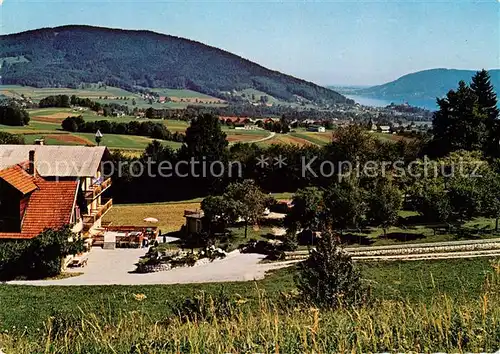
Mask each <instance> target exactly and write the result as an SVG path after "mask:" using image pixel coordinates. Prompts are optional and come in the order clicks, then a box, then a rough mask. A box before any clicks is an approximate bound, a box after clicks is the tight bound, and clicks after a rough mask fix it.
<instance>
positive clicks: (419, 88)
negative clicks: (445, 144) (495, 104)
mask: <svg viewBox="0 0 500 354" xmlns="http://www.w3.org/2000/svg"><path fill="white" fill-rule="evenodd" d="M475 73H476V71H474V70H455V69H430V70H424V71H418V72H416V73H412V74H408V75H404V76H402V77H400V78H399V79H397V80H395V81H391V82H388V83H386V84H383V85H378V86H373V87H368V88H362V89H356V90H348V91H346V90H342V91H341V92H343V93H350V94H355V95H361V96H371V97H378V98H385V99H399V100H405V99H406V100H411V99H435V98H436V97H442V96H444V95H446V93H447V92H448V91H449V90H451V89H455V88H456V87H457V86H458V82H459V81H460V80H464V81H465V82H470V81H471V78H472V76H473V75H474V74H475ZM489 73H490V76H491V81H492V84H493V86H494V87H495V89H496V91H497V92H500V70H499V69H495V70H490V71H489Z"/></svg>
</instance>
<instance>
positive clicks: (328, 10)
mask: <svg viewBox="0 0 500 354" xmlns="http://www.w3.org/2000/svg"><path fill="white" fill-rule="evenodd" d="M0 2H1V0H0ZM499 11H500V2H499V1H498V0H489V1H474V2H472V1H459V0H449V1H441V2H437V1H434V0H427V1H412V2H409V1H387V0H386V1H368V0H365V1H343V2H340V1H286V0H285V1H279V2H277V1H249V0H246V1H237V0H232V1H230V0H219V1H190V0H177V1H166V0H163V1H162V0H156V1H149V0H141V1H117V0H101V1H88V0H87V1H86V0H79V1H73V0H64V1H54V0H39V1H33V0H3V3H2V4H1V6H0V21H1V26H0V32H1V33H2V34H7V33H15V32H20V31H24V30H28V29H35V28H39V27H53V26H59V25H66V24H88V25H98V26H108V27H117V28H130V29H150V30H153V31H157V32H161V33H166V34H172V35H176V36H181V37H186V38H190V39H194V40H198V41H200V42H203V43H206V44H209V45H213V46H216V47H219V48H222V49H225V50H228V51H230V52H232V53H235V54H238V55H241V56H243V57H245V58H248V59H250V60H252V61H255V62H257V63H259V64H261V65H264V66H266V67H269V68H271V69H275V70H279V71H282V72H285V73H287V74H291V75H294V76H297V77H301V78H304V79H307V80H311V81H314V82H316V83H319V84H323V85H327V84H352V85H363V84H366V85H371V84H379V83H383V82H386V81H390V80H393V79H396V78H398V77H399V76H401V75H404V74H406V73H409V72H414V71H418V70H423V69H429V68H436V67H447V68H458V69H479V68H483V67H484V68H498V67H500V62H499V60H500V59H499V58H500V28H499V27H500V17H499V16H500V12H499Z"/></svg>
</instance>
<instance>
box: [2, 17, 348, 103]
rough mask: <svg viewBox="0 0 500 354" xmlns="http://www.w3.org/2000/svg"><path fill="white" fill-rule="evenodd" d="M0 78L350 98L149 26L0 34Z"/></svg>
mask: <svg viewBox="0 0 500 354" xmlns="http://www.w3.org/2000/svg"><path fill="white" fill-rule="evenodd" d="M0 64H2V68H1V69H0V75H1V76H2V83H3V84H21V85H29V86H35V87H53V86H64V87H76V86H77V85H78V84H80V83H82V82H88V83H96V82H104V83H106V84H107V85H110V86H117V87H121V88H124V89H128V90H131V89H132V90H133V89H134V88H137V87H148V88H156V87H168V88H186V89H191V90H195V91H198V92H202V93H206V94H210V95H214V96H218V97H220V96H221V93H222V92H225V91H231V90H243V89H246V88H254V89H257V90H259V91H263V92H265V93H267V94H269V95H271V96H273V97H276V98H280V99H283V100H287V101H294V100H296V98H297V96H300V97H303V98H305V99H307V100H310V101H314V102H317V103H345V102H350V100H348V99H346V98H345V97H344V96H343V95H341V94H339V93H337V92H335V91H332V90H329V89H327V88H324V87H321V86H318V85H315V84H313V83H311V82H307V81H304V80H301V79H297V78H294V77H292V76H289V75H285V74H282V73H280V72H277V71H273V70H269V69H266V68H264V67H263V66H260V65H258V64H255V63H253V62H251V61H249V60H246V59H244V58H241V57H239V56H236V55H234V54H231V53H229V52H227V51H224V50H221V49H218V48H214V47H210V46H207V45H204V44H202V43H199V42H195V41H191V40H188V39H184V38H179V37H174V36H169V35H164V34H159V33H155V32H151V31H136V30H120V29H110V28H101V27H91V26H76V25H74V26H63V27H56V28H43V29H38V30H32V31H27V32H22V33H17V34H10V35H3V36H0Z"/></svg>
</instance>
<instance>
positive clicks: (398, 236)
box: [382, 232, 425, 242]
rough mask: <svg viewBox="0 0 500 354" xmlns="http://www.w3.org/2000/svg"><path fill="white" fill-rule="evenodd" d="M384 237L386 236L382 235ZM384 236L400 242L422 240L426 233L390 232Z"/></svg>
mask: <svg viewBox="0 0 500 354" xmlns="http://www.w3.org/2000/svg"><path fill="white" fill-rule="evenodd" d="M382 237H384V236H383V235H382ZM384 238H386V239H388V240H394V241H398V242H407V241H415V240H421V239H423V238H425V235H424V234H414V233H408V232H389V233H388V234H387V235H385V237H384Z"/></svg>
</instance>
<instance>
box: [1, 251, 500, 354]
mask: <svg viewBox="0 0 500 354" xmlns="http://www.w3.org/2000/svg"><path fill="white" fill-rule="evenodd" d="M496 262H497V263H495V264H492V263H490V260H488V259H472V260H447V261H429V262H406V263H401V262H397V263H396V262H395V263H366V264H362V265H360V266H361V270H362V276H363V279H364V281H365V282H366V283H367V284H370V286H371V289H372V290H371V294H372V298H373V299H374V301H375V302H373V303H369V304H367V305H365V306H363V307H359V308H355V309H353V308H341V309H339V310H335V311H331V310H326V311H325V310H316V309H313V308H304V307H296V303H294V302H293V301H292V302H291V300H290V299H291V298H290V297H289V295H287V296H284V295H281V293H282V292H284V293H287V294H292V293H293V289H294V284H293V275H294V272H293V268H291V269H284V270H280V271H278V272H276V273H274V274H273V275H271V276H269V277H268V278H266V279H265V280H262V281H258V282H247V283H227V284H197V285H194V284H193V285H169V286H100V287H47V288H45V287H28V286H9V285H3V286H0V299H1V301H2V306H1V307H0V332H1V333H3V334H1V335H0V347H3V348H4V350H7V353H29V352H48V353H77V352H78V353H80V352H85V353H170V352H193V353H227V352H266V353H267V352H272V353H276V352H279V353H302V352H322V353H330V352H345V351H354V352H360V351H363V352H371V351H374V352H380V351H419V352H428V351H473V352H481V351H494V350H496V349H498V345H499V344H500V336H499V333H500V297H499V294H500V282H499V279H498V277H499V276H500V274H499V272H500V268H499V266H498V260H497V261H496ZM493 265H494V266H495V267H496V271H495V268H494V267H493ZM221 289H223V293H224V294H225V296H224V295H220V294H221ZM198 290H203V291H204V292H205V293H204V294H205V295H203V296H201V295H202V293H199V292H197V291H198ZM142 294H143V295H144V296H142ZM196 294H197V296H196ZM186 298H190V299H192V300H194V302H193V303H192V304H195V305H194V307H193V306H187V307H186V306H182V305H181V303H182V302H183V301H184V300H185V299H186ZM196 299H197V300H196ZM287 299H288V300H287ZM50 316H51V317H50ZM192 316H195V317H192ZM49 317H50V318H49ZM25 326H26V327H25ZM14 348H15V349H14Z"/></svg>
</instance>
